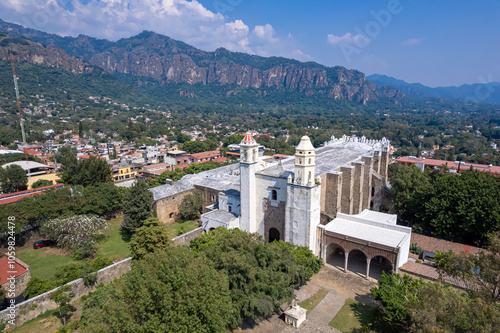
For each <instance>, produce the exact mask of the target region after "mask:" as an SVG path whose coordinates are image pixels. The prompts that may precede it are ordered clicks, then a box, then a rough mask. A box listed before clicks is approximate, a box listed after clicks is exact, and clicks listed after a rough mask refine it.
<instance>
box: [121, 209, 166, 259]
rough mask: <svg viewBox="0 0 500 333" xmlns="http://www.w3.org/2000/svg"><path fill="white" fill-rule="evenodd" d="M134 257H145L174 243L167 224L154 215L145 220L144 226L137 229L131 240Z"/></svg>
mask: <svg viewBox="0 0 500 333" xmlns="http://www.w3.org/2000/svg"><path fill="white" fill-rule="evenodd" d="M129 244H130V249H131V252H132V257H133V258H134V259H143V258H144V257H145V256H146V255H147V254H148V253H152V252H155V251H157V250H161V249H164V248H166V247H168V246H170V245H171V244H172V241H171V240H170V238H169V236H168V232H167V229H165V226H164V225H163V224H162V223H161V222H160V221H159V220H158V219H157V218H154V217H150V218H148V219H147V220H145V221H144V224H143V225H142V227H140V228H137V229H135V233H134V235H133V236H132V239H131V240H130V243H129Z"/></svg>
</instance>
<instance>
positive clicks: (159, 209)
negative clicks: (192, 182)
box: [153, 185, 194, 225]
mask: <svg viewBox="0 0 500 333" xmlns="http://www.w3.org/2000/svg"><path fill="white" fill-rule="evenodd" d="M168 186H170V185H168ZM193 192H194V190H193V189H189V190H187V191H183V192H180V193H177V194H175V195H172V196H169V197H166V198H162V199H160V200H157V201H155V202H154V204H153V209H154V211H155V212H156V216H157V217H158V219H159V220H160V221H161V222H163V224H165V225H169V224H172V223H174V222H175V221H176V220H178V219H180V218H181V213H180V211H179V205H180V204H181V202H182V199H184V197H185V196H186V195H188V194H193Z"/></svg>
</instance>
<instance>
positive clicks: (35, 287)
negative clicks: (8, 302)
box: [23, 276, 56, 299]
mask: <svg viewBox="0 0 500 333" xmlns="http://www.w3.org/2000/svg"><path fill="white" fill-rule="evenodd" d="M55 287H56V284H55V283H54V282H53V281H46V280H44V279H41V278H39V277H37V276H32V277H31V278H30V280H29V282H28V284H27V285H26V289H25V290H24V292H23V295H24V298H26V299H28V298H33V297H35V296H38V295H40V294H43V293H45V292H47V291H49V290H52V289H54V288H55Z"/></svg>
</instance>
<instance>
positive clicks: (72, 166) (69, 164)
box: [55, 146, 78, 184]
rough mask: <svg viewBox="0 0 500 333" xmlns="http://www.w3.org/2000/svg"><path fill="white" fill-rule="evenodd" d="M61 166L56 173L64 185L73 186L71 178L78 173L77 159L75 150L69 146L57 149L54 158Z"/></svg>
mask: <svg viewBox="0 0 500 333" xmlns="http://www.w3.org/2000/svg"><path fill="white" fill-rule="evenodd" d="M55 158H56V159H57V161H58V163H60V164H61V166H60V167H59V169H58V171H57V173H58V174H59V176H60V177H61V181H62V182H63V183H64V184H75V183H74V181H73V176H74V175H76V174H77V173H78V159H77V158H76V149H75V148H74V147H70V146H64V147H61V149H59V152H58V154H57V155H56V157H55Z"/></svg>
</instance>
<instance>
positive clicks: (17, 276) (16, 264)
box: [0, 256, 31, 298]
mask: <svg viewBox="0 0 500 333" xmlns="http://www.w3.org/2000/svg"><path fill="white" fill-rule="evenodd" d="M30 279H31V272H30V267H29V266H28V265H27V264H25V263H24V262H22V261H21V260H19V259H17V258H14V261H12V260H9V257H7V256H3V257H2V258H0V288H2V289H3V290H5V291H6V292H7V294H6V297H7V298H16V297H18V296H20V295H21V294H22V293H23V291H24V290H25V289H26V287H27V285H28V282H29V281H30Z"/></svg>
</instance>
